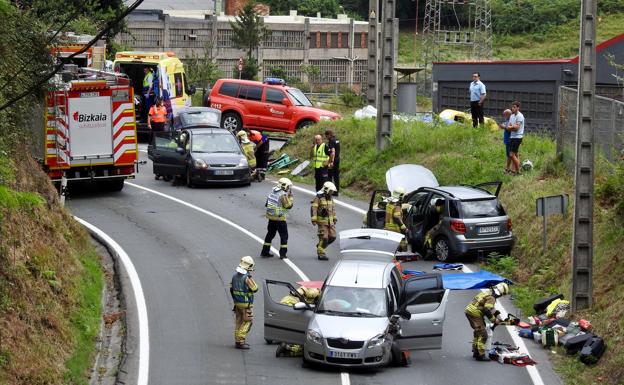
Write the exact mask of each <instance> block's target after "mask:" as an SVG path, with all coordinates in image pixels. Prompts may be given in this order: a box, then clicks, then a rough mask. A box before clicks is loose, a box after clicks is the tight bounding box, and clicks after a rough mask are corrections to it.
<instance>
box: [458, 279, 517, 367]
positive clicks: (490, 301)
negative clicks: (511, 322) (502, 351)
mask: <svg viewBox="0 0 624 385" xmlns="http://www.w3.org/2000/svg"><path fill="white" fill-rule="evenodd" d="M506 294H509V285H507V284H506V283H504V282H502V283H499V284H498V285H496V286H492V287H491V288H490V289H489V290H487V291H482V292H479V294H477V295H475V297H474V298H473V300H472V302H470V303H469V304H468V306H466V310H465V313H466V318H468V322H469V323H470V327H471V328H472V330H473V331H474V334H473V339H472V357H473V358H474V359H476V360H477V361H490V359H489V357H488V356H486V351H485V343H486V341H487V338H488V335H487V330H486V327H487V326H486V324H485V320H484V318H483V317H487V318H488V319H489V320H490V322H492V323H494V324H496V325H498V324H501V323H503V320H502V319H501V317H500V312H499V311H498V310H494V306H495V305H496V299H497V298H500V297H502V296H503V295H506Z"/></svg>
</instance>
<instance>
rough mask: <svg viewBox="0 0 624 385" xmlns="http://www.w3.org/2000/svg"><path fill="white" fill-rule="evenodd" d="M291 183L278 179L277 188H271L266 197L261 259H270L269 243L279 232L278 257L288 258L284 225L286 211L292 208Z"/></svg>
mask: <svg viewBox="0 0 624 385" xmlns="http://www.w3.org/2000/svg"><path fill="white" fill-rule="evenodd" d="M291 186H292V182H291V181H290V179H288V178H280V180H279V181H277V186H275V187H273V189H272V190H271V193H270V194H269V196H267V199H266V202H265V204H264V205H265V207H266V217H267V219H268V220H269V224H268V225H267V234H266V236H265V237H264V244H263V246H262V251H261V252H260V256H261V257H265V258H268V257H272V256H273V255H272V254H271V242H272V241H273V238H275V233H278V232H279V235H280V249H279V256H280V258H281V259H284V258H288V257H287V256H286V254H287V253H288V224H287V223H286V217H287V215H288V210H290V209H291V208H292V207H293V204H294V199H293V196H292V190H291V189H290V187H291Z"/></svg>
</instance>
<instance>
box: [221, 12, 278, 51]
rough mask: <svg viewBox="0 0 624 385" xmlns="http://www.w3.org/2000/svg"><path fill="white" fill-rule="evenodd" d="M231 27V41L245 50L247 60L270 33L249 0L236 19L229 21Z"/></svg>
mask: <svg viewBox="0 0 624 385" xmlns="http://www.w3.org/2000/svg"><path fill="white" fill-rule="evenodd" d="M230 26H231V27H232V32H233V33H234V35H233V36H232V43H234V46H235V47H236V48H240V49H244V50H246V51H247V60H251V59H252V58H253V57H252V55H253V51H254V50H256V49H257V48H258V47H259V46H260V43H262V41H263V40H264V39H265V38H266V37H268V36H269V35H270V34H271V31H270V30H269V29H268V28H267V27H266V26H265V25H264V20H263V19H262V17H261V16H260V15H258V14H257V13H256V11H255V10H254V4H253V3H252V2H251V1H250V2H248V3H247V4H245V6H244V7H243V9H242V11H241V12H240V13H239V14H238V16H236V19H235V20H234V21H233V22H232V21H230Z"/></svg>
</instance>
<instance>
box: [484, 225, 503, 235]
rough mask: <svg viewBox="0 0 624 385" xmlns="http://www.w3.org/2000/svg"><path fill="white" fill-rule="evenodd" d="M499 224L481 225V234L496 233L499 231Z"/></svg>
mask: <svg viewBox="0 0 624 385" xmlns="http://www.w3.org/2000/svg"><path fill="white" fill-rule="evenodd" d="M498 230H499V229H498V226H481V227H479V234H494V233H498Z"/></svg>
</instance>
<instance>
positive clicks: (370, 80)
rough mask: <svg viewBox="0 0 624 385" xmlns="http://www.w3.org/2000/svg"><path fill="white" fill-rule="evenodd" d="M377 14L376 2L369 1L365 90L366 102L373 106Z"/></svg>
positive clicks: (374, 103)
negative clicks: (366, 85)
mask: <svg viewBox="0 0 624 385" xmlns="http://www.w3.org/2000/svg"><path fill="white" fill-rule="evenodd" d="M378 13H379V5H378V3H377V0H369V2H368V74H367V79H366V80H367V84H368V87H367V89H366V101H367V103H368V104H369V105H371V106H375V105H376V104H377V103H376V100H377V66H378V62H377V52H378V46H377V33H378V28H377V27H378V24H377V14H378Z"/></svg>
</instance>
